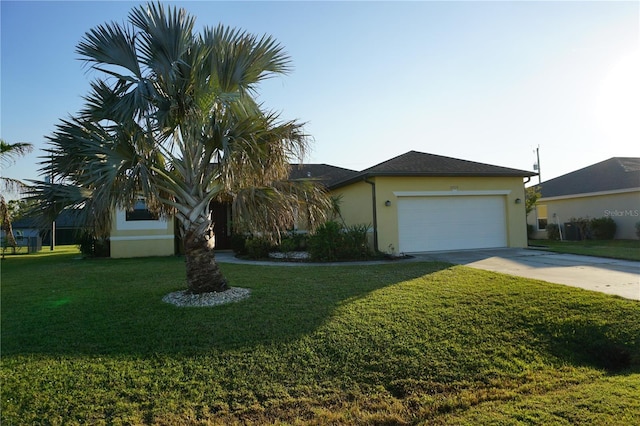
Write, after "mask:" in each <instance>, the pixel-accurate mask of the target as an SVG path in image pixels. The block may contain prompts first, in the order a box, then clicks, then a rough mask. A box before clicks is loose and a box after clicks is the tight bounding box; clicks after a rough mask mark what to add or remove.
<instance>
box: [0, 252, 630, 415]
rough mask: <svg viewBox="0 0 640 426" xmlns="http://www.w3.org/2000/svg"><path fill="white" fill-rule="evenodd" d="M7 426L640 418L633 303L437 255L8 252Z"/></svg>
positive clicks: (1, 375)
mask: <svg viewBox="0 0 640 426" xmlns="http://www.w3.org/2000/svg"><path fill="white" fill-rule="evenodd" d="M1 266H2V317H1V320H2V324H1V326H2V358H1V364H0V380H1V383H2V387H1V392H2V395H1V404H2V405H1V407H0V408H1V413H2V414H1V418H0V423H1V424H2V425H11V424H78V423H88V424H166V425H180V424H221V425H222V424H265V423H268V424H274V423H275V424H318V425H324V424H367V425H369V424H378V425H382V424H423V423H425V424H469V425H475V424H522V425H525V424H527V425H530V424H540V425H542V424H545V425H546V424H560V425H562V424H596V425H598V424H599V425H610V424H620V425H622V424H637V423H638V422H639V421H640V399H639V398H638V397H637V396H638V394H640V303H638V302H635V301H630V300H624V299H621V298H617V297H612V296H607V295H604V294H599V293H592V292H587V291H584V290H580V289H575V288H571V287H565V286H559V285H552V284H548V283H543V282H540V281H534V280H527V279H523V278H516V277H511V276H506V275H500V274H495V273H491V272H486V271H480V270H474V269H469V268H465V267H462V266H451V265H448V264H442V263H427V262H425V263H403V262H395V263H392V264H388V265H370V266H364V267H363V266H349V265H344V266H339V267H326V266H301V267H286V266H267V267H265V266H247V265H232V264H223V265H222V270H223V272H224V273H225V274H226V276H227V277H228V278H229V280H230V281H231V283H232V285H234V286H240V287H249V288H251V289H252V295H251V297H250V298H249V299H247V300H244V301H242V302H239V303H235V304H230V305H224V306H218V307H214V308H177V307H174V306H172V305H167V304H164V303H163V302H162V301H161V298H162V296H163V295H165V294H167V293H169V292H171V291H175V290H177V289H180V288H181V287H182V286H183V279H184V278H183V275H184V260H183V259H181V258H154V259H124V260H110V259H101V260H80V259H79V258H78V255H77V253H74V252H73V251H70V250H67V251H63V250H61V249H60V248H58V249H57V250H56V252H54V253H53V254H52V253H50V252H44V253H43V254H42V255H38V256H33V255H29V256H14V257H9V258H7V259H5V260H3V261H2V263H1Z"/></svg>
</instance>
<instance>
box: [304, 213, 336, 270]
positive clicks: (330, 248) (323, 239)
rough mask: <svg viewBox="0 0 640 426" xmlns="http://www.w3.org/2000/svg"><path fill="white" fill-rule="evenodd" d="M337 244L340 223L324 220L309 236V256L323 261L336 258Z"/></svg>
mask: <svg viewBox="0 0 640 426" xmlns="http://www.w3.org/2000/svg"><path fill="white" fill-rule="evenodd" d="M339 244H340V224H339V223H337V222H333V221H328V222H325V223H323V224H322V225H320V226H319V227H318V229H317V230H316V232H315V233H314V234H313V235H312V236H311V237H310V238H309V256H311V258H312V259H314V260H319V261H323V262H331V261H334V260H338V253H337V246H338V245H339Z"/></svg>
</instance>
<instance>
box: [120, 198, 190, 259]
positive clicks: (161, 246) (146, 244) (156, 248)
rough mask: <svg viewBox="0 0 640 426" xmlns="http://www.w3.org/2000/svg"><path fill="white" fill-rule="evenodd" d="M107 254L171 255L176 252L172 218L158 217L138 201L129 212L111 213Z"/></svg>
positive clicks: (136, 255)
mask: <svg viewBox="0 0 640 426" xmlns="http://www.w3.org/2000/svg"><path fill="white" fill-rule="evenodd" d="M111 223H112V228H111V229H112V231H111V236H110V238H109V240H110V245H111V247H110V252H111V257H116V258H118V257H140V256H171V255H174V254H176V253H178V247H177V244H178V243H177V239H176V229H175V220H174V219H173V218H161V217H157V216H155V215H153V214H152V213H151V212H150V211H149V210H147V208H146V205H145V203H144V201H143V200H138V202H137V203H136V204H135V206H134V209H133V210H132V211H125V210H122V209H117V210H116V211H115V212H113V218H112V222H111Z"/></svg>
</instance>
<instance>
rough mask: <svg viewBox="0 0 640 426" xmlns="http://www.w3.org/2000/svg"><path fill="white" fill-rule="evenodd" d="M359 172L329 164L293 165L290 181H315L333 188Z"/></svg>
mask: <svg viewBox="0 0 640 426" xmlns="http://www.w3.org/2000/svg"><path fill="white" fill-rule="evenodd" d="M357 174H358V172H357V171H355V170H350V169H344V168H342V167H336V166H331V165H329V164H292V165H291V173H290V174H289V178H290V179H294V180H295V179H313V180H316V181H318V182H320V183H322V184H323V185H325V186H326V187H331V186H332V185H334V184H336V183H337V182H340V181H343V180H345V179H349V178H351V177H353V176H355V175H357Z"/></svg>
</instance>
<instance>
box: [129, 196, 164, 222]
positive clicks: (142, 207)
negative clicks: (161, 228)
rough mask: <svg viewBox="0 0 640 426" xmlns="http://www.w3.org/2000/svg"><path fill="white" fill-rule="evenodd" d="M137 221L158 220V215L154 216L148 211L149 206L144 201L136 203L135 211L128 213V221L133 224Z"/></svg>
mask: <svg viewBox="0 0 640 426" xmlns="http://www.w3.org/2000/svg"><path fill="white" fill-rule="evenodd" d="M136 220H158V215H156V214H153V213H151V212H150V211H149V209H147V204H146V203H145V202H144V200H138V201H136V204H135V206H133V210H131V211H127V213H126V221H127V222H132V221H136Z"/></svg>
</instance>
